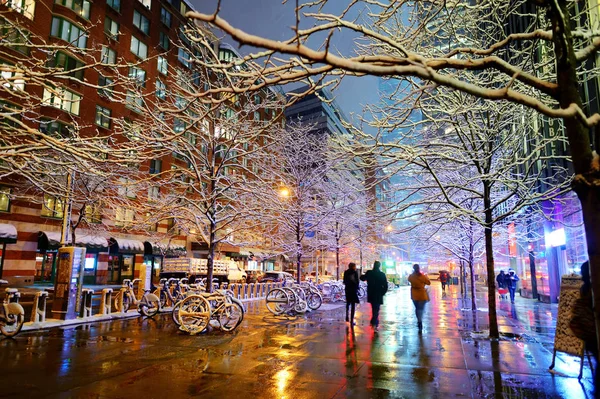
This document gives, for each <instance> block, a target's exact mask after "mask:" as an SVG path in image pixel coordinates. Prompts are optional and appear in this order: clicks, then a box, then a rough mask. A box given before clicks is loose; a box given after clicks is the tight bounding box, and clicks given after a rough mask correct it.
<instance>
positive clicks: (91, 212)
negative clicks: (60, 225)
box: [85, 204, 102, 223]
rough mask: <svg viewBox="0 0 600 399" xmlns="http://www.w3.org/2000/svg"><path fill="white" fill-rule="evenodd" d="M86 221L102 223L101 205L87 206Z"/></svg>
mask: <svg viewBox="0 0 600 399" xmlns="http://www.w3.org/2000/svg"><path fill="white" fill-rule="evenodd" d="M85 219H86V220H87V222H88V223H102V213H101V212H100V205H99V204H87V205H86V206H85Z"/></svg>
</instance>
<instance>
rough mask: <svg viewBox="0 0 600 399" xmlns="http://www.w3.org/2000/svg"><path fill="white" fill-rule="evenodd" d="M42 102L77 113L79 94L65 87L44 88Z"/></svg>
mask: <svg viewBox="0 0 600 399" xmlns="http://www.w3.org/2000/svg"><path fill="white" fill-rule="evenodd" d="M42 102H43V103H44V104H46V105H49V106H52V107H55V108H59V109H62V110H63V111H67V112H70V113H72V114H74V115H79V104H80V102H81V96H80V95H79V94H76V93H73V92H72V91H69V90H66V89H59V88H55V89H48V88H45V89H44V96H43V98H42Z"/></svg>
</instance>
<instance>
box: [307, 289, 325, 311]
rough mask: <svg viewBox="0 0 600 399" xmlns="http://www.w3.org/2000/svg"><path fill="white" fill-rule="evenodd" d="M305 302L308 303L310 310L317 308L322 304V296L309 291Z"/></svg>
mask: <svg viewBox="0 0 600 399" xmlns="http://www.w3.org/2000/svg"><path fill="white" fill-rule="evenodd" d="M307 304H308V307H309V308H311V309H312V310H317V309H319V308H320V307H321V305H322V304H323V297H322V296H321V295H320V294H318V293H316V292H311V293H310V294H309V295H308V300H307Z"/></svg>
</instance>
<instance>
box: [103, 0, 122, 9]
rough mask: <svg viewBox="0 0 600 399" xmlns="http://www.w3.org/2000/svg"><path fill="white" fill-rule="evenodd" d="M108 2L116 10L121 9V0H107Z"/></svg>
mask: <svg viewBox="0 0 600 399" xmlns="http://www.w3.org/2000/svg"><path fill="white" fill-rule="evenodd" d="M106 4H107V5H108V6H109V7H110V8H112V9H113V10H115V11H121V0H106Z"/></svg>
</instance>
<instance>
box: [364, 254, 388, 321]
mask: <svg viewBox="0 0 600 399" xmlns="http://www.w3.org/2000/svg"><path fill="white" fill-rule="evenodd" d="M360 279H361V280H362V281H366V282H367V302H369V303H370V304H371V322H370V324H371V326H372V327H373V328H374V329H375V331H377V330H378V329H379V308H380V307H381V305H383V296H384V295H385V293H386V292H387V289H388V282H387V278H386V277H385V273H383V272H382V271H381V262H379V261H378V260H376V261H375V263H373V269H372V270H367V272H366V273H365V274H363V275H362V276H360Z"/></svg>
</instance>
